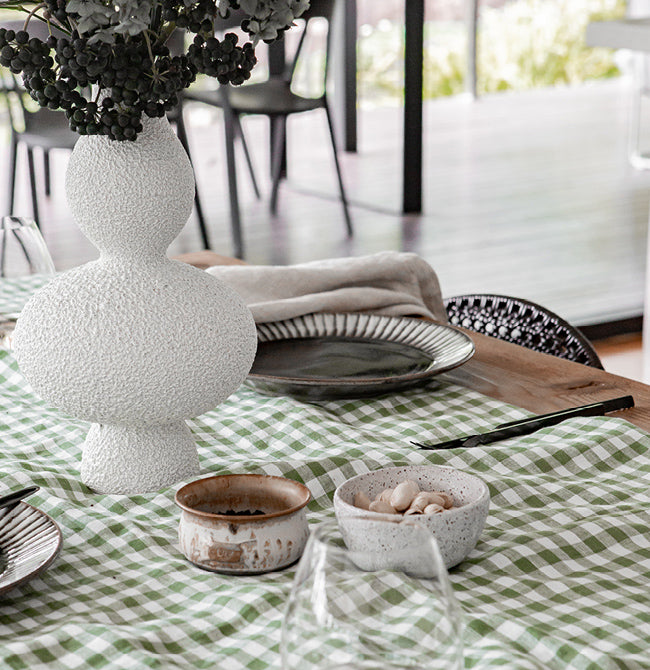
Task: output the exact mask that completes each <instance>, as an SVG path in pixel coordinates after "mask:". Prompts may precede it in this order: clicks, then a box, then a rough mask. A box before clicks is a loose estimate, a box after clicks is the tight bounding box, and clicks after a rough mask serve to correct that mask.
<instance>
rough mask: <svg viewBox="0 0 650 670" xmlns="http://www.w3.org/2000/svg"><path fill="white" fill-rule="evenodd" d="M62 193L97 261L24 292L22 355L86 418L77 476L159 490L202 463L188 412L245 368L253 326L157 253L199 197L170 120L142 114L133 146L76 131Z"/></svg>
mask: <svg viewBox="0 0 650 670" xmlns="http://www.w3.org/2000/svg"><path fill="white" fill-rule="evenodd" d="M66 190H67V196H68V202H69V205H70V208H71V210H72V213H73V215H74V217H75V220H76V222H77V224H78V225H79V227H80V228H81V229H82V231H83V232H84V233H85V235H86V236H87V237H88V238H89V239H90V240H91V241H92V242H93V244H95V246H96V247H97V248H98V249H99V251H100V258H99V259H98V260H97V261H93V262H91V263H87V264H86V265H83V266H80V267H78V268H75V269H73V270H70V271H68V272H66V273H64V274H62V275H60V276H58V277H56V278H55V279H54V280H53V281H52V282H51V283H49V284H48V285H47V286H45V288H43V289H42V290H40V291H39V292H38V293H37V294H35V295H34V297H33V298H32V299H31V300H30V301H29V303H28V304H27V306H26V307H25V309H24V310H23V312H22V314H21V316H20V319H19V320H18V324H17V326H16V331H15V337H14V343H15V344H14V347H15V353H16V356H17V359H18V363H19V366H20V369H21V371H22V372H23V374H24V375H25V377H26V378H27V380H28V381H29V382H30V383H31V384H32V386H33V388H34V390H35V391H36V392H37V393H38V394H39V395H40V396H41V397H43V398H44V399H46V400H47V401H48V402H50V403H52V404H53V405H54V406H55V407H57V408H59V409H61V410H62V411H63V412H66V413H67V414H70V415H71V416H73V417H77V418H79V419H83V420H86V421H90V422H92V423H93V426H92V427H91V429H90V432H89V433H88V437H87V439H86V442H85V444H84V449H83V456H82V461H81V478H82V480H83V481H84V483H85V484H87V485H88V486H89V487H90V488H92V489H94V490H96V491H99V492H104V493H143V492H145V491H153V490H158V489H160V488H162V487H164V486H168V485H171V484H174V483H176V482H178V481H180V480H181V479H185V478H187V477H190V476H193V475H196V474H198V473H199V461H198V454H197V450H196V445H195V443H194V439H193V437H192V435H191V432H190V430H189V428H188V427H187V425H186V424H185V419H188V418H190V417H193V416H198V415H199V414H202V413H203V412H206V411H208V410H211V409H213V408H215V407H216V406H217V405H218V404H219V403H221V402H222V401H223V400H225V399H226V398H227V397H228V396H229V395H230V394H231V393H232V392H233V391H234V390H236V389H237V388H238V387H239V385H240V384H241V383H242V381H243V380H244V379H245V378H246V375H247V374H248V371H249V369H250V367H251V365H252V363H253V358H254V356H255V349H256V343H257V337H256V330H255V324H254V322H253V318H252V316H251V314H250V311H249V310H248V308H247V307H246V306H245V305H244V303H243V302H242V300H241V299H240V298H239V296H238V295H237V294H236V293H235V292H234V291H233V290H232V289H231V288H229V287H228V286H227V285H226V284H224V283H223V282H221V281H220V280H218V279H216V278H215V277H212V276H211V275H209V274H207V273H205V272H202V271H200V270H197V269H196V268H193V267H191V266H188V265H186V264H183V263H179V262H176V261H171V260H169V259H168V258H167V257H166V255H165V252H166V250H167V248H168V246H169V245H170V243H171V242H172V241H173V240H174V238H175V237H176V236H177V235H178V233H179V232H180V230H181V228H182V227H183V225H184V224H185V222H186V221H187V219H188V217H189V215H190V213H191V211H192V202H193V198H194V176H193V173H192V168H191V165H190V162H189V160H188V158H187V155H186V153H185V151H184V149H183V147H182V146H181V144H180V142H179V141H178V139H177V138H176V136H175V134H174V133H173V131H172V130H171V128H170V126H169V124H168V122H167V120H166V119H148V118H145V120H144V130H143V132H142V133H141V134H140V136H139V137H138V139H137V140H136V141H135V142H115V141H111V140H109V139H107V138H105V137H99V136H88V137H81V138H80V139H79V141H78V142H77V145H76V147H75V149H74V152H73V154H72V156H71V158H70V163H69V167H68V172H67V175H66Z"/></svg>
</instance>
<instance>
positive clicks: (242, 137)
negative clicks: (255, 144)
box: [235, 116, 262, 200]
mask: <svg viewBox="0 0 650 670" xmlns="http://www.w3.org/2000/svg"><path fill="white" fill-rule="evenodd" d="M235 134H236V135H237V137H239V139H240V140H241V145H242V149H243V150H244V157H245V158H246V164H247V165H248V172H249V174H250V176H251V182H252V184H253V190H254V191H255V197H256V198H257V199H258V200H259V199H260V198H261V197H262V196H261V194H260V189H259V186H258V185H257V179H256V177H255V170H254V169H253V161H252V160H251V155H250V152H249V151H248V143H247V142H246V136H245V135H244V129H243V128H242V125H241V119H240V118H239V116H235Z"/></svg>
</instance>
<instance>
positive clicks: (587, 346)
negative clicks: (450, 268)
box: [444, 294, 603, 370]
mask: <svg viewBox="0 0 650 670" xmlns="http://www.w3.org/2000/svg"><path fill="white" fill-rule="evenodd" d="M444 302H445V308H446V310H447V316H448V317H449V322H450V323H451V324H452V325H455V326H462V327H463V328H467V329H468V330H472V331H474V332H476V333H482V334H483V335H490V336H492V337H496V338H497V339H499V340H505V341H507V342H513V343H514V344H519V345H521V346H522V347H526V348H527V349H533V350H535V351H540V352H542V353H545V354H551V355H552V356H557V357H559V358H565V359H567V360H569V361H574V362H576V363H583V364H584V365H589V366H591V367H594V368H600V369H601V370H602V369H603V364H602V363H601V361H600V358H599V357H598V354H597V353H596V350H595V349H594V348H593V346H592V344H591V342H589V340H588V339H587V338H586V337H585V336H584V335H583V334H582V333H581V332H580V331H579V330H578V329H577V328H576V327H575V326H572V325H571V324H570V323H568V322H567V321H565V320H564V319H563V318H561V317H560V316H558V315H557V314H554V313H553V312H551V311H550V310H548V309H546V308H545V307H542V306H541V305H538V304H536V303H534V302H530V301H529V300H523V299H521V298H512V297H509V296H504V295H491V294H472V295H458V296H453V297H451V298H447V299H446V300H445V301H444Z"/></svg>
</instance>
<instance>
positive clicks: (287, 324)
mask: <svg viewBox="0 0 650 670" xmlns="http://www.w3.org/2000/svg"><path fill="white" fill-rule="evenodd" d="M257 334H258V339H259V343H258V350H257V355H256V357H255V362H254V363H253V367H252V369H251V374H250V375H249V381H250V382H251V383H252V384H253V385H254V386H255V387H256V388H257V389H259V390H261V391H267V392H271V393H289V394H292V395H302V396H307V397H311V398H336V397H360V396H369V395H376V394H379V393H386V392H389V391H395V390H398V389H402V388H407V387H409V386H414V385H417V384H422V383H424V382H426V381H428V380H429V379H430V378H431V377H432V376H434V375H437V374H439V373H441V372H444V371H446V370H450V369H452V368H455V367H457V366H459V365H462V364H463V363H465V362H466V361H467V360H469V359H470V358H471V357H472V355H473V353H474V344H473V342H472V340H471V339H470V338H469V337H468V336H467V335H466V334H465V333H464V332H462V331H461V330H459V329H457V328H454V327H452V326H447V325H443V324H440V323H434V322H432V321H426V320H423V319H414V318H406V317H389V316H378V315H374V314H356V313H350V314H308V315H306V316H300V317H296V318H294V319H287V320H286V321H274V322H272V323H263V324H258V326H257Z"/></svg>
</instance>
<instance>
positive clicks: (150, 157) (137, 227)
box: [66, 117, 194, 262]
mask: <svg viewBox="0 0 650 670" xmlns="http://www.w3.org/2000/svg"><path fill="white" fill-rule="evenodd" d="M142 125H143V129H142V132H141V133H140V135H138V138H137V139H136V140H135V141H133V142H117V141H113V140H109V139H108V138H107V137H103V136H83V137H81V138H79V140H78V142H77V144H76V146H75V149H74V151H73V153H72V156H71V157H70V162H69V164H68V171H67V174H66V192H67V195H68V203H69V205H70V208H71V210H72V213H73V215H74V218H75V220H76V222H77V224H78V225H79V227H80V228H81V229H82V231H83V232H84V234H85V235H86V236H87V237H88V238H89V239H90V240H91V242H92V243H93V244H94V245H95V246H96V247H97V248H98V249H99V251H100V253H101V254H102V255H106V256H107V257H111V258H117V257H123V258H125V259H127V260H129V261H130V262H132V261H133V259H134V258H142V259H143V260H144V259H147V260H148V261H151V260H153V259H155V258H158V259H164V257H165V252H166V250H167V248H168V247H169V245H170V244H171V243H172V241H173V240H174V238H175V237H176V236H177V235H178V233H179V232H180V231H181V229H182V228H183V226H184V225H185V223H186V221H187V219H188V218H189V216H190V213H191V211H192V204H193V201H194V174H193V172H192V166H191V165H190V162H189V159H188V157H187V154H186V152H185V150H184V148H183V146H182V145H181V143H180V142H179V141H178V138H177V137H176V135H175V134H174V132H173V131H172V129H171V127H170V125H169V123H168V121H167V119H166V118H155V119H152V118H149V117H144V119H143V124H142Z"/></svg>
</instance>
